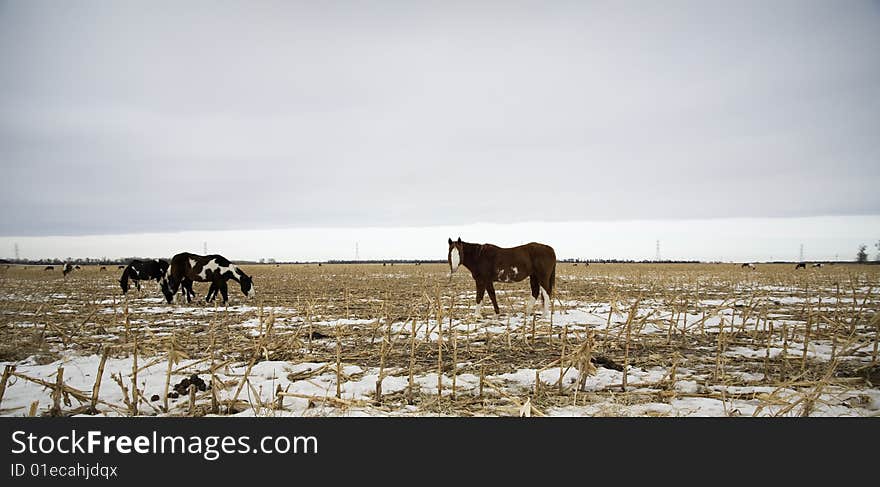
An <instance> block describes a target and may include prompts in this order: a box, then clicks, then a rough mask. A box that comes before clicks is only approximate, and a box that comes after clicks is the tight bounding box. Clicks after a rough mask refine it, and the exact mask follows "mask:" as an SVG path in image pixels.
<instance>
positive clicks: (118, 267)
mask: <svg viewBox="0 0 880 487" xmlns="http://www.w3.org/2000/svg"><path fill="white" fill-rule="evenodd" d="M116 268H117V269H125V266H124V265H118V266H116Z"/></svg>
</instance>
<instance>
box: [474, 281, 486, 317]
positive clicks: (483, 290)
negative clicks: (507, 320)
mask: <svg viewBox="0 0 880 487" xmlns="http://www.w3.org/2000/svg"><path fill="white" fill-rule="evenodd" d="M485 293H486V287H485V286H483V285H482V284H480V283H479V282H477V307H476V308H474V316H475V317H476V318H477V319H479V318H481V317H482V316H483V315H482V314H481V313H480V308H481V307H482V306H483V295H484V294H485Z"/></svg>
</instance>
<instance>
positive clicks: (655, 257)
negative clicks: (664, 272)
mask: <svg viewBox="0 0 880 487" xmlns="http://www.w3.org/2000/svg"><path fill="white" fill-rule="evenodd" d="M654 260H655V261H656V262H660V241H659V240H658V241H657V254H656V255H655V256H654Z"/></svg>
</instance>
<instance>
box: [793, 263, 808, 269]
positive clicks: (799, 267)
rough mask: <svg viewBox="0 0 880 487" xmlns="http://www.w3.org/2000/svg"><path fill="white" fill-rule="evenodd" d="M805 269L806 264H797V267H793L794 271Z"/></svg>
mask: <svg viewBox="0 0 880 487" xmlns="http://www.w3.org/2000/svg"><path fill="white" fill-rule="evenodd" d="M806 268H807V263H806V262H798V265H796V266H794V270H798V269H806Z"/></svg>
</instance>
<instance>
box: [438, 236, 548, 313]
mask: <svg viewBox="0 0 880 487" xmlns="http://www.w3.org/2000/svg"><path fill="white" fill-rule="evenodd" d="M447 260H448V261H449V271H450V272H449V277H450V279H451V278H452V273H454V272H455V271H456V270H457V269H458V266H459V265H463V266H465V268H467V270H469V271H471V275H472V276H473V278H474V281H475V283H476V286H477V307H476V309H475V310H474V314H475V315H476V316H477V317H479V316H480V307H481V306H482V303H483V294H484V293H486V292H488V293H489V299H491V300H492V307H493V308H494V309H495V314H498V313H499V309H498V302H497V300H496V299H495V285H494V284H493V283H495V282H520V281H522V280H523V279H525V278H527V277H528V278H529V284H530V285H531V290H532V296H531V299H530V300H529V302H528V307H527V310H526V313H527V314H528V315H531V314H532V308H533V307H534V305H535V302H536V301H537V300H538V296H539V295H540V296H541V300H542V301H543V303H544V314H543V316H544V317H549V316H550V299H551V296H553V285H554V283H555V281H556V252H555V251H554V250H553V247H550V246H549V245H544V244H540V243H537V242H531V243H528V244H525V245H520V246H518V247H511V248H503V247H498V246H496V245H492V244H476V243H468V242H462V241H461V238H459V239H458V240H457V241H454V242H453V241H452V239H451V238H450V239H449V254H448V256H447Z"/></svg>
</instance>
